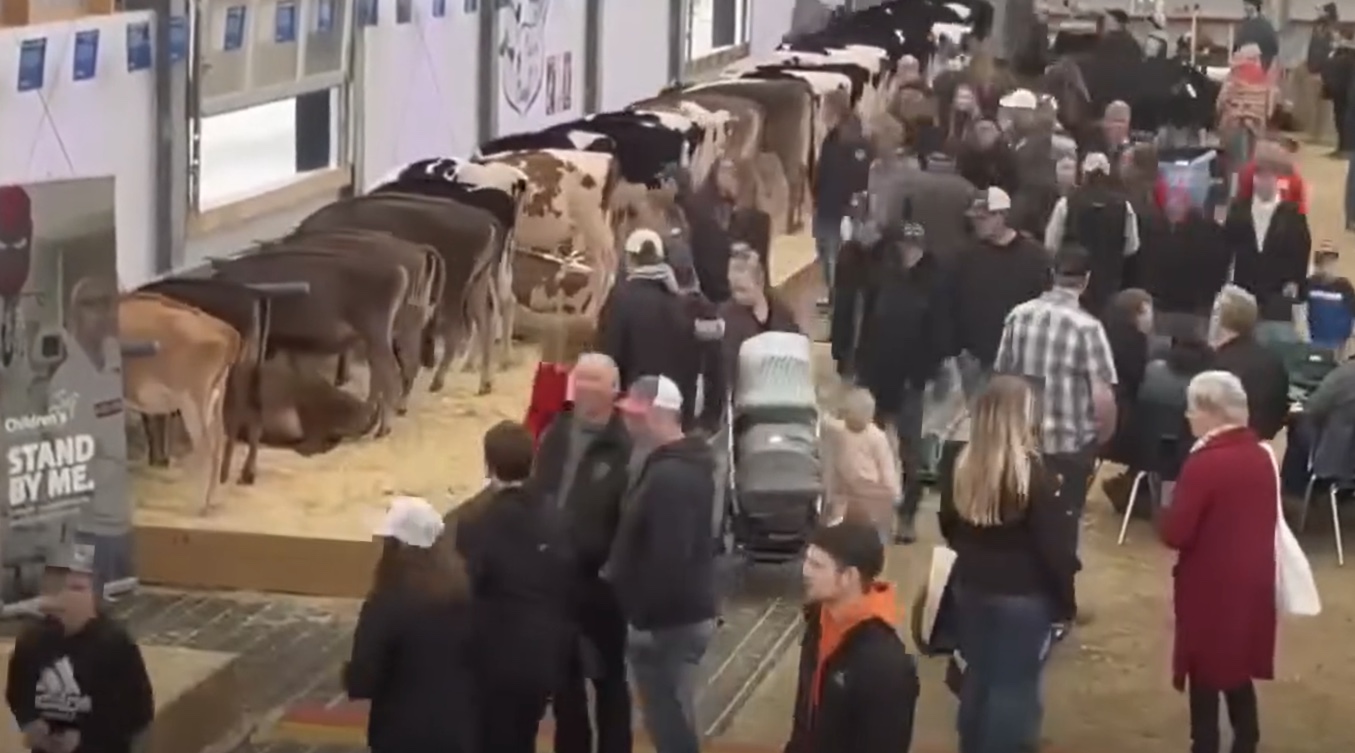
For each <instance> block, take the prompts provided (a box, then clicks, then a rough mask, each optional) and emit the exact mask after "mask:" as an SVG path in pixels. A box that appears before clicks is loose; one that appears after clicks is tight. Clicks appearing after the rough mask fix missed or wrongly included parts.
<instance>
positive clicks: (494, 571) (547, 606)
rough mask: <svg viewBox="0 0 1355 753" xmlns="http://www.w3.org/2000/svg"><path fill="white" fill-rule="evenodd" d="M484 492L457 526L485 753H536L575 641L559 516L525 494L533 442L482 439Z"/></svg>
mask: <svg viewBox="0 0 1355 753" xmlns="http://www.w3.org/2000/svg"><path fill="white" fill-rule="evenodd" d="M484 452H485V466H486V470H487V472H488V475H489V479H490V482H489V486H488V487H487V488H486V490H485V492H484V493H482V494H481V495H479V497H478V498H477V499H476V500H474V501H472V502H468V503H467V505H470V507H468V508H467V509H465V510H464V511H463V512H462V513H461V516H460V520H459V522H458V524H457V529H456V547H457V549H458V550H459V551H460V552H461V554H462V556H464V557H465V558H466V564H467V568H468V569H469V571H470V575H471V592H472V593H473V594H474V596H475V601H476V611H477V615H476V620H475V628H476V629H475V646H476V649H477V654H476V655H477V657H478V658H479V660H480V661H479V665H478V668H477V669H478V672H477V677H478V679H479V683H480V686H479V692H480V696H479V697H480V702H481V706H480V717H479V718H480V738H481V743H482V745H483V747H482V750H487V751H489V750H492V751H496V753H500V752H501V753H534V752H535V751H536V733H537V725H538V724H539V723H540V721H541V718H542V717H543V716H544V715H545V712H546V704H547V702H548V701H549V700H550V695H551V693H552V691H554V690H555V689H556V688H557V687H559V686H560V685H561V682H562V680H563V678H564V676H565V671H566V669H567V665H568V661H569V659H570V657H571V656H572V649H573V647H574V641H575V640H576V638H577V632H576V630H575V626H574V624H573V619H572V617H571V609H572V602H573V599H572V596H571V593H570V584H571V582H572V581H571V577H570V576H571V574H572V573H574V572H575V565H574V559H573V557H572V555H571V554H570V548H569V545H568V538H567V529H566V528H565V524H564V519H563V517H562V516H561V514H560V511H559V509H558V508H556V507H555V506H554V505H551V504H548V503H547V502H546V500H545V498H544V497H542V496H541V495H539V494H536V493H534V492H532V491H530V490H529V489H528V488H526V487H524V483H525V482H526V481H527V479H528V477H529V476H530V475H531V472H532V454H533V453H532V438H531V435H530V434H528V433H527V430H526V429H525V428H523V427H522V426H521V425H520V424H516V423H513V422H511V421H503V422H501V423H499V424H497V425H495V426H494V427H493V428H491V429H490V430H489V431H488V432H487V433H486V434H485V439H484Z"/></svg>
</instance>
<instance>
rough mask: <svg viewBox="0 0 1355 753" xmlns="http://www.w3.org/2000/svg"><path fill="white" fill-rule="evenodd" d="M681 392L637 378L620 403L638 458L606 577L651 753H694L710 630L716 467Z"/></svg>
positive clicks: (662, 379) (667, 382) (669, 383)
mask: <svg viewBox="0 0 1355 753" xmlns="http://www.w3.org/2000/svg"><path fill="white" fill-rule="evenodd" d="M682 399H683V398H682V393H681V391H679V390H678V387H677V385H676V384H675V383H674V382H673V380H671V379H669V378H668V377H666V376H643V377H640V378H639V379H638V380H636V381H635V383H634V384H632V385H631V388H630V390H629V392H628V393H627V395H626V397H625V398H624V399H622V400H621V402H620V403H619V404H618V406H617V407H618V408H619V409H620V411H621V413H622V417H623V418H624V420H625V422H626V428H627V429H628V430H629V432H630V435H631V438H632V440H633V441H634V443H635V445H636V450H637V451H638V452H637V457H638V462H637V463H636V464H635V465H636V466H638V467H636V468H635V472H634V473H633V474H632V477H631V482H630V486H629V488H628V490H627V492H626V496H625V499H624V501H623V502H622V510H621V522H620V526H619V528H618V530H617V535H616V542H615V544H614V545H613V547H612V553H611V557H610V559H609V560H608V562H607V566H606V568H605V571H604V572H605V573H606V577H607V579H608V580H609V581H610V582H611V583H612V586H613V587H614V588H615V589H616V595H617V598H618V599H619V601H620V603H621V611H622V613H623V614H624V615H625V616H626V622H627V624H628V625H629V634H628V638H627V655H628V658H629V660H630V669H631V672H632V673H633V676H634V678H635V683H636V685H637V687H636V690H637V691H638V693H639V697H640V707H641V710H642V711H643V712H644V720H645V727H646V729H647V730H648V732H649V737H650V740H652V741H653V745H654V750H655V751H656V753H698V751H699V749H700V745H701V734H700V731H699V730H697V727H696V681H697V669H698V667H699V666H700V663H701V657H702V656H704V655H705V653H706V648H707V646H709V645H710V639H711V636H712V635H713V634H714V632H715V617H716V612H717V610H716V604H715V542H714V540H713V537H712V536H711V518H712V514H713V513H712V512H711V509H712V507H713V505H714V504H715V479H714V475H715V474H714V471H715V463H714V460H713V458H712V457H711V451H710V448H709V447H708V446H707V444H706V442H705V441H704V440H702V439H700V438H699V437H688V436H685V435H684V434H683V431H682Z"/></svg>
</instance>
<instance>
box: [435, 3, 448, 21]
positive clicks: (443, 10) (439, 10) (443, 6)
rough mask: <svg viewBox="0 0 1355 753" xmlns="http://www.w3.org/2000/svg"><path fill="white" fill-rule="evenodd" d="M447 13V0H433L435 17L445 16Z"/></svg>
mask: <svg viewBox="0 0 1355 753" xmlns="http://www.w3.org/2000/svg"><path fill="white" fill-rule="evenodd" d="M446 15H447V0H433V18H443V17H444V16H446Z"/></svg>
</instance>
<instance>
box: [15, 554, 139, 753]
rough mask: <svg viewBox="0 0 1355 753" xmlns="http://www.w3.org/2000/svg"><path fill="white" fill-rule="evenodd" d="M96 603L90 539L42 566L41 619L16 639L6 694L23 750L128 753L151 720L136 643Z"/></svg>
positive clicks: (67, 752) (52, 752)
mask: <svg viewBox="0 0 1355 753" xmlns="http://www.w3.org/2000/svg"><path fill="white" fill-rule="evenodd" d="M98 603H99V600H98V595H97V594H96V593H95V578H94V547H93V546H92V545H89V544H76V545H74V546H73V547H71V548H70V549H67V550H65V551H63V552H62V553H61V555H60V556H58V557H57V558H56V559H54V560H53V561H52V562H50V563H49V564H48V566H47V571H46V573H44V575H43V584H42V596H41V599H40V605H41V609H42V612H43V615H44V617H43V619H42V620H41V621H39V622H35V623H33V624H30V625H28V626H27V627H26V628H25V629H24V630H23V632H22V633H20V634H19V638H18V640H16V641H15V643H14V651H13V653H11V654H10V657H9V680H8V685H7V690H6V694H5V695H6V700H8V702H9V709H10V711H11V712H12V713H13V714H14V720H15V721H16V722H17V723H18V725H19V728H20V730H21V731H22V732H23V738H24V747H26V748H27V749H28V750H31V751H36V752H37V753H131V750H132V747H133V743H134V741H135V740H136V738H137V737H138V736H139V735H140V734H141V733H142V732H143V731H144V730H145V729H146V728H147V727H148V726H150V723H151V718H152V717H153V716H154V714H155V699H154V696H153V695H152V692H151V680H150V675H149V674H147V672H146V663H145V661H144V660H143V659H142V656H141V649H140V648H138V647H137V644H136V641H134V640H132V637H131V636H130V635H128V633H127V630H126V629H125V628H124V627H123V626H122V625H121V624H119V623H118V622H117V621H115V620H114V619H113V618H111V617H109V616H107V615H104V614H100V612H99V608H98Z"/></svg>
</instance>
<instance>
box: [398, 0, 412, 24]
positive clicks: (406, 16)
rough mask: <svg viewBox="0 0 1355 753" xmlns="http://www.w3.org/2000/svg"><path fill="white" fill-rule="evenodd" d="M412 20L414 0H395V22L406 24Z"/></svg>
mask: <svg viewBox="0 0 1355 753" xmlns="http://www.w3.org/2000/svg"><path fill="white" fill-rule="evenodd" d="M412 20H414V0H395V23H397V24H407V23H409V22H410V21H412Z"/></svg>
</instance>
